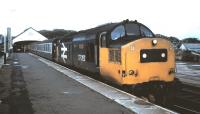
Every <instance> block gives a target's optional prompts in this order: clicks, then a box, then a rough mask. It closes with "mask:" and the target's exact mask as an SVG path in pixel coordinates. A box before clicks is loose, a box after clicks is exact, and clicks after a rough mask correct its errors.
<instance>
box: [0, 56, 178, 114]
mask: <svg viewBox="0 0 200 114" xmlns="http://www.w3.org/2000/svg"><path fill="white" fill-rule="evenodd" d="M0 75H1V76H0V113H1V114H135V113H137V114H147V113H148V114H175V113H176V112H173V111H170V110H168V109H165V108H163V107H160V106H157V105H154V104H151V103H148V102H145V101H143V100H141V99H140V98H137V97H135V96H133V95H130V94H128V93H125V92H123V91H121V90H118V89H116V88H113V87H111V86H109V85H106V84H104V83H102V82H99V81H96V80H94V79H91V78H89V77H87V76H85V75H82V74H80V73H77V72H75V71H72V70H70V69H67V68H65V67H63V66H60V65H58V64H56V63H53V62H51V61H48V60H46V59H43V58H40V57H38V56H35V55H32V54H27V53H13V54H12V55H11V56H10V57H9V58H8V64H6V65H4V66H2V69H1V72H0Z"/></svg>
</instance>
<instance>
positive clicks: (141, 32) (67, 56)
mask: <svg viewBox="0 0 200 114" xmlns="http://www.w3.org/2000/svg"><path fill="white" fill-rule="evenodd" d="M29 49H30V51H31V52H32V53H35V54H37V55H40V56H42V57H45V58H48V59H50V60H52V61H55V62H58V63H61V64H63V65H66V66H72V67H75V68H78V69H81V70H85V71H88V72H91V73H98V74H99V76H101V77H102V78H103V79H105V80H108V81H109V82H111V83H115V84H117V85H119V86H121V87H123V88H126V89H128V90H129V91H131V92H133V93H134V94H135V95H138V96H140V97H142V98H145V99H147V100H149V101H150V102H154V103H165V102H166V101H169V100H168V99H170V100H171V98H173V95H174V93H173V92H174V90H175V89H174V88H175V52H174V49H173V45H172V44H171V43H170V41H168V40H166V39H162V38H156V37H155V35H154V34H153V32H152V31H151V30H150V29H149V28H148V27H146V26H145V25H143V24H142V23H139V22H137V21H129V20H125V21H122V22H118V23H108V24H105V25H101V26H98V27H95V28H91V29H88V30H83V31H79V32H76V33H74V34H71V35H68V36H65V37H64V38H57V39H51V40H46V41H43V42H36V43H33V44H31V45H29Z"/></svg>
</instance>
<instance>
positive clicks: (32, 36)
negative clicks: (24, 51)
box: [13, 27, 47, 44]
mask: <svg viewBox="0 0 200 114" xmlns="http://www.w3.org/2000/svg"><path fill="white" fill-rule="evenodd" d="M43 40H47V38H46V37H44V36H43V35H41V34H40V33H39V32H38V31H36V30H35V29H33V28H32V27H30V28H28V29H26V30H24V31H23V32H22V33H20V34H19V35H17V36H16V37H15V38H14V39H13V44H14V43H16V42H22V41H43Z"/></svg>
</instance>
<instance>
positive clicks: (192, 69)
mask: <svg viewBox="0 0 200 114" xmlns="http://www.w3.org/2000/svg"><path fill="white" fill-rule="evenodd" d="M176 68H177V73H176V77H177V78H179V79H180V81H181V82H182V83H184V84H187V85H191V86H195V87H198V88H200V83H199V82H200V64H199V63H191V62H181V61H178V62H177V63H176Z"/></svg>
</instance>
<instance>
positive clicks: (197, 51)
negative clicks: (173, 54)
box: [177, 43, 200, 62]
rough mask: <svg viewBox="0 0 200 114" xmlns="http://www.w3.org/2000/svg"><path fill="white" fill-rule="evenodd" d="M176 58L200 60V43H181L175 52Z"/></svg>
mask: <svg viewBox="0 0 200 114" xmlns="http://www.w3.org/2000/svg"><path fill="white" fill-rule="evenodd" d="M177 59H178V60H183V61H193V62H200V43H183V44H182V45H181V46H180V48H179V51H178V53H177Z"/></svg>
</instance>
